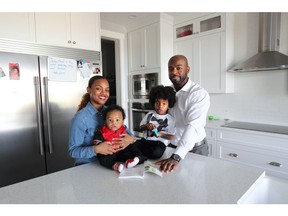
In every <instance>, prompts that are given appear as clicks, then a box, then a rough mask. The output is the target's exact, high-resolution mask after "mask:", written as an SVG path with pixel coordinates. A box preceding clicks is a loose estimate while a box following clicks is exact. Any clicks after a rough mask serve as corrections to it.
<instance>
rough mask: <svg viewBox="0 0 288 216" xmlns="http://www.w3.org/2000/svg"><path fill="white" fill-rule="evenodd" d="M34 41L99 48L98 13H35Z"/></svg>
mask: <svg viewBox="0 0 288 216" xmlns="http://www.w3.org/2000/svg"><path fill="white" fill-rule="evenodd" d="M35 26H36V42H37V43H40V44H46V45H54V46H64V47H72V48H79V49H87V50H97V51H99V50H100V42H101V40H100V15H99V13H35Z"/></svg>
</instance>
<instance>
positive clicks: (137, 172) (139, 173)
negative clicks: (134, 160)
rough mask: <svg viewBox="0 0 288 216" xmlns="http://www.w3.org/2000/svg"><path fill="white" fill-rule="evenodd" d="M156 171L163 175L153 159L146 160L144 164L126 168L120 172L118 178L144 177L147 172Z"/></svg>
mask: <svg viewBox="0 0 288 216" xmlns="http://www.w3.org/2000/svg"><path fill="white" fill-rule="evenodd" d="M147 172H149V173H154V174H156V175H158V176H161V177H162V172H161V171H160V170H159V168H158V167H157V166H156V165H155V164H154V163H152V162H151V161H145V162H144V163H143V164H140V165H138V166H135V167H133V168H130V169H127V168H124V169H123V171H122V172H121V173H120V174H119V176H118V178H122V179H124V178H143V177H144V174H145V173H147Z"/></svg>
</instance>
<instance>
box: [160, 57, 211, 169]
mask: <svg viewBox="0 0 288 216" xmlns="http://www.w3.org/2000/svg"><path fill="white" fill-rule="evenodd" d="M168 70H169V79H170V80H171V82H172V83H173V86H174V88H175V90H176V103H175V105H174V107H173V108H171V109H170V110H169V113H170V114H171V115H172V116H173V117H174V118H175V120H176V128H177V132H176V138H175V139H174V140H173V141H172V142H171V144H172V145H170V147H172V146H174V148H176V150H175V153H174V154H172V155H171V157H170V158H167V159H164V160H161V161H158V162H156V164H158V165H160V169H161V171H162V172H171V171H173V170H175V169H176V168H177V167H178V166H179V162H180V160H181V159H184V158H185V156H186V154H187V153H188V152H189V151H190V152H193V153H196V154H201V155H206V156H207V155H208V144H207V142H206V139H205V137H206V132H205V128H204V127H205V124H206V117H207V112H208V109H209V107H210V97H209V94H208V93H207V91H206V90H204V89H203V88H201V87H200V86H199V84H196V83H194V82H193V81H192V80H191V79H189V77H188V73H189V71H190V67H189V65H188V61H187V58H186V57H185V56H183V55H175V56H173V57H171V58H170V60H169V62H168Z"/></svg>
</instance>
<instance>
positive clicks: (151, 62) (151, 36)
mask: <svg viewBox="0 0 288 216" xmlns="http://www.w3.org/2000/svg"><path fill="white" fill-rule="evenodd" d="M128 49H129V70H130V71H139V70H142V69H151V68H157V67H160V23H154V24H152V25H149V26H145V27H143V28H140V29H137V30H135V31H131V32H129V33H128Z"/></svg>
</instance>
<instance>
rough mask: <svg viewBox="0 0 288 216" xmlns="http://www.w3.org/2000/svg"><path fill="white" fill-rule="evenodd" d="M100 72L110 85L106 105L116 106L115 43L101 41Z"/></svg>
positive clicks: (106, 40) (105, 40)
mask: <svg viewBox="0 0 288 216" xmlns="http://www.w3.org/2000/svg"><path fill="white" fill-rule="evenodd" d="M101 51H102V71H103V76H104V77H105V78H106V79H107V80H108V82H109V85H110V97H109V99H108V101H107V102H106V105H111V104H116V102H117V100H116V98H117V97H116V66H115V65H116V64H115V41H113V40H108V39H101Z"/></svg>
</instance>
